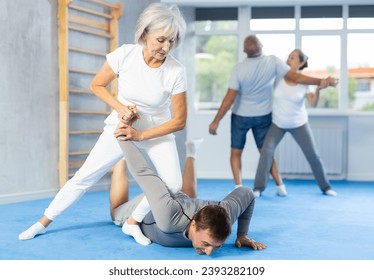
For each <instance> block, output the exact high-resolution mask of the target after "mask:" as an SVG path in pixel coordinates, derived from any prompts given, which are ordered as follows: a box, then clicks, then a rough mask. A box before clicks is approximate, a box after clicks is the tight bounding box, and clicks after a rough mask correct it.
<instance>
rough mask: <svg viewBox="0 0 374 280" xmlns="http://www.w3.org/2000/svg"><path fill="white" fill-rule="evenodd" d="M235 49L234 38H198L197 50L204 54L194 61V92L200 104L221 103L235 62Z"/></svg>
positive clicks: (235, 42) (235, 39) (221, 36)
mask: <svg viewBox="0 0 374 280" xmlns="http://www.w3.org/2000/svg"><path fill="white" fill-rule="evenodd" d="M236 48H237V38H236V36H224V35H220V36H206V37H199V38H198V41H197V50H198V52H200V53H203V54H204V55H203V56H202V57H199V56H197V58H196V60H195V61H196V64H195V67H196V68H195V71H196V90H197V92H198V94H199V96H200V102H220V101H222V98H223V96H224V95H225V93H226V90H227V82H228V80H229V78H230V74H231V70H232V67H233V66H234V64H235V63H236V62H237V58H236V53H237V52H236Z"/></svg>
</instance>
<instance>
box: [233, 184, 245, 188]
mask: <svg viewBox="0 0 374 280" xmlns="http://www.w3.org/2000/svg"><path fill="white" fill-rule="evenodd" d="M240 187H243V185H242V184H240V185H235V189H236V188H240Z"/></svg>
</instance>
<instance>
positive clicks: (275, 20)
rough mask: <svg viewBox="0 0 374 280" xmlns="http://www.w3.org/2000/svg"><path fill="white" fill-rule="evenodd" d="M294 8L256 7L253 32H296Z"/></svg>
mask: <svg viewBox="0 0 374 280" xmlns="http://www.w3.org/2000/svg"><path fill="white" fill-rule="evenodd" d="M294 17H295V9H294V7H254V8H252V18H251V20H250V22H249V23H250V28H251V30H253V31H266V30H295V28H296V20H295V18H294Z"/></svg>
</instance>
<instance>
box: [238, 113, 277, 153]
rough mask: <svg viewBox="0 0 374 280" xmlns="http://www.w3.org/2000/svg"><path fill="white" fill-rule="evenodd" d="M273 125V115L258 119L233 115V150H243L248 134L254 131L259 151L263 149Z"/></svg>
mask: <svg viewBox="0 0 374 280" xmlns="http://www.w3.org/2000/svg"><path fill="white" fill-rule="evenodd" d="M270 125H271V113H270V114H268V115H264V116H258V117H242V116H238V115H235V114H231V149H237V150H243V149H244V146H245V142H246V140H247V132H248V131H249V130H250V129H252V133H253V137H254V139H255V142H256V146H257V148H258V149H261V147H262V145H263V143H264V140H265V136H266V133H267V132H268V130H269V127H270Z"/></svg>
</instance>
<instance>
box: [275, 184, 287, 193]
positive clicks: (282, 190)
mask: <svg viewBox="0 0 374 280" xmlns="http://www.w3.org/2000/svg"><path fill="white" fill-rule="evenodd" d="M277 195H279V196H287V191H286V186H285V185H284V184H282V185H279V186H277Z"/></svg>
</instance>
